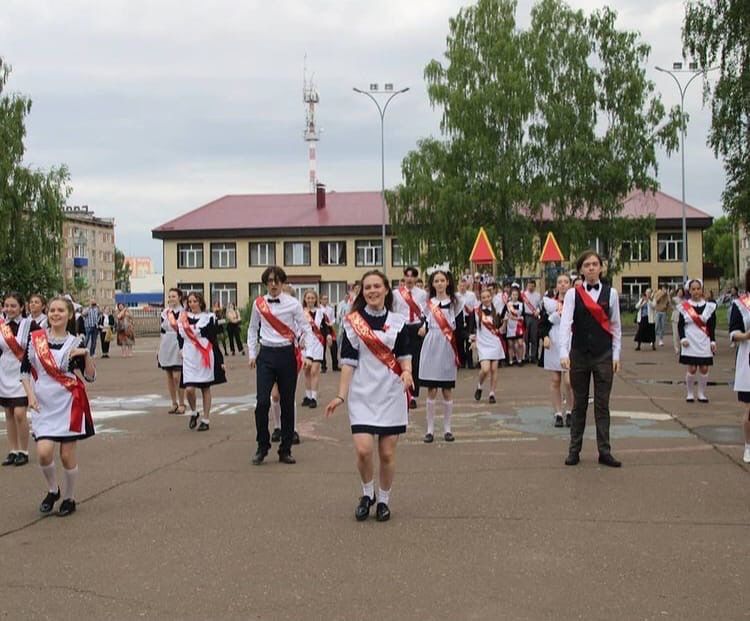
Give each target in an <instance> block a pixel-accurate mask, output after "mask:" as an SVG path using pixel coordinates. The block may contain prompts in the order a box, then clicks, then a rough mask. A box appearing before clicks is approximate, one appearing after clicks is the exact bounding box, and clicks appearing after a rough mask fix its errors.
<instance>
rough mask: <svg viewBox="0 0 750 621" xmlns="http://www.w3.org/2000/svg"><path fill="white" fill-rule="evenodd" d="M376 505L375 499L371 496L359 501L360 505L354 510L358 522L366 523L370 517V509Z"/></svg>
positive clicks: (363, 497)
mask: <svg viewBox="0 0 750 621" xmlns="http://www.w3.org/2000/svg"><path fill="white" fill-rule="evenodd" d="M374 504H375V499H374V498H370V497H369V496H362V498H360V499H359V504H358V505H357V508H356V509H355V510H354V517H355V518H356V519H357V522H364V521H365V520H366V519H367V518H368V517H370V507H372V505H374Z"/></svg>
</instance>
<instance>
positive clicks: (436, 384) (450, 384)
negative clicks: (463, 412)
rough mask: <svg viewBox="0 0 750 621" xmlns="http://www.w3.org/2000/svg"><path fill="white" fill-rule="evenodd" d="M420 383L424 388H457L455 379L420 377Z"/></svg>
mask: <svg viewBox="0 0 750 621" xmlns="http://www.w3.org/2000/svg"><path fill="white" fill-rule="evenodd" d="M419 385H420V386H423V387H424V388H455V387H456V382H455V380H425V379H420V380H419Z"/></svg>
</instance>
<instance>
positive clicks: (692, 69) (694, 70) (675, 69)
mask: <svg viewBox="0 0 750 621" xmlns="http://www.w3.org/2000/svg"><path fill="white" fill-rule="evenodd" d="M714 69H716V67H711V68H709V69H702V68H700V67H698V63H694V62H691V63H689V64H688V67H687V69H684V68H683V63H681V62H675V63H672V69H663V68H662V67H659V66H657V67H656V70H657V71H661V72H662V73H667V74H669V75H671V76H672V79H673V80H674V81H675V83H676V84H677V88H678V89H679V91H680V114H682V113H683V112H684V111H685V92H686V91H687V89H688V86H690V84H691V82H692V81H693V80H695V78H697V77H698V76H699V75H703V76H705V75H706V74H707V73H708V72H709V71H713V70H714ZM683 73H685V74H690V79H688V81H687V83H686V84H685V86H683V85H682V82H680V79H679V78H678V77H677V74H683ZM680 155H681V157H682V280H683V282H687V278H688V272H687V214H686V204H685V123H682V125H681V128H680ZM657 251H658V248H657Z"/></svg>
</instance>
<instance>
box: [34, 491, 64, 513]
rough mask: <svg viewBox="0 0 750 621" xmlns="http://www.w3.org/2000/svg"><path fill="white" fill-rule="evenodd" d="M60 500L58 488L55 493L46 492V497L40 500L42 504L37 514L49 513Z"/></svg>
mask: <svg viewBox="0 0 750 621" xmlns="http://www.w3.org/2000/svg"><path fill="white" fill-rule="evenodd" d="M58 500H60V488H59V487H58V488H57V493H56V494H55V493H53V492H47V495H46V496H45V497H44V500H42V504H40V505H39V513H49V512H50V511H52V509H54V508H55V503H56V502H57V501H58Z"/></svg>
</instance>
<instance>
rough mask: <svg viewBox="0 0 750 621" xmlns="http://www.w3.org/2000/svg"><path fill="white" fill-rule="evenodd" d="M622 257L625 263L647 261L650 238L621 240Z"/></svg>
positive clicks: (649, 257)
mask: <svg viewBox="0 0 750 621" xmlns="http://www.w3.org/2000/svg"><path fill="white" fill-rule="evenodd" d="M622 259H623V261H625V262H626V263H647V262H648V261H650V260H651V240H649V239H636V240H633V241H625V242H622Z"/></svg>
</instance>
